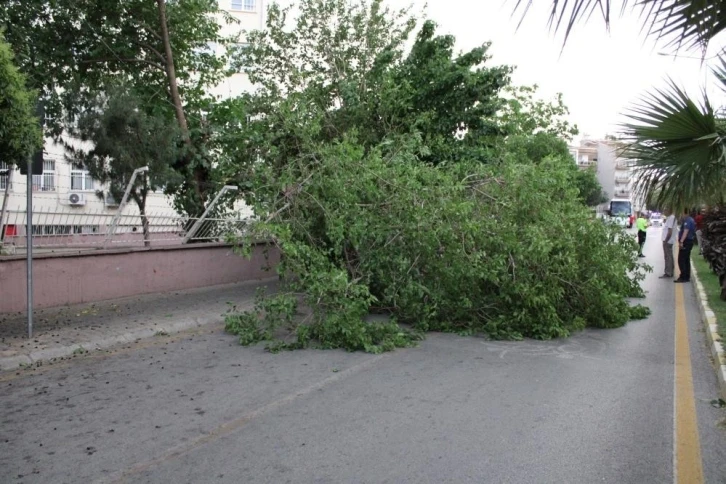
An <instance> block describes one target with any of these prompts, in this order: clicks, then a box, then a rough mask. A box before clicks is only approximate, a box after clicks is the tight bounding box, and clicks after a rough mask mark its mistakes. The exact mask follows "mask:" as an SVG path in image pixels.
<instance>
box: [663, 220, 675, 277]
mask: <svg viewBox="0 0 726 484" xmlns="http://www.w3.org/2000/svg"><path fill="white" fill-rule="evenodd" d="M663 212H664V213H665V215H666V220H665V224H664V225H663V230H662V231H661V239H662V240H663V256H664V258H665V269H664V270H663V275H662V276H660V277H661V279H670V278H671V277H673V265H674V264H673V244H675V243H676V240H678V232H677V231H676V216H675V215H673V210H672V209H670V208H666V209H665V210H664V211H663Z"/></svg>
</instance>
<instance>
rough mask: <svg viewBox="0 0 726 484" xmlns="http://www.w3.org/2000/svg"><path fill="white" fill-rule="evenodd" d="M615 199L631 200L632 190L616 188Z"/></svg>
mask: <svg viewBox="0 0 726 484" xmlns="http://www.w3.org/2000/svg"><path fill="white" fill-rule="evenodd" d="M613 196H614V197H615V198H630V190H628V189H623V188H616V189H615V193H614V194H613Z"/></svg>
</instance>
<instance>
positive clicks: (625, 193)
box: [570, 139, 643, 211]
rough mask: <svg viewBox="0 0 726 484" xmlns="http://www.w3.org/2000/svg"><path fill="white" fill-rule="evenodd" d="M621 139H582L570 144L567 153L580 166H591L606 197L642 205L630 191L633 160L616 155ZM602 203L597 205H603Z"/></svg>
mask: <svg viewBox="0 0 726 484" xmlns="http://www.w3.org/2000/svg"><path fill="white" fill-rule="evenodd" d="M621 149H622V143H620V142H618V141H615V140H593V139H583V140H581V141H580V144H579V145H578V146H570V153H571V154H572V157H573V159H574V160H575V163H576V164H577V166H578V167H579V168H581V169H588V168H589V169H594V170H595V171H596V173H597V179H598V181H599V182H600V185H601V186H602V189H603V190H604V191H605V193H606V194H607V196H608V198H627V199H630V200H631V201H632V202H633V206H634V208H635V210H639V209H640V208H642V206H643V204H642V202H641V201H640V200H636V199H635V197H634V192H633V164H632V161H631V160H628V159H626V158H623V157H622V156H620V151H621ZM605 205H606V204H603V205H602V206H600V207H598V210H599V211H603V210H605V209H606V206H605Z"/></svg>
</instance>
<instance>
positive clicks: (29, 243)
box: [25, 160, 33, 339]
mask: <svg viewBox="0 0 726 484" xmlns="http://www.w3.org/2000/svg"><path fill="white" fill-rule="evenodd" d="M27 177H28V183H27V188H26V190H27V191H28V193H27V197H26V198H27V203H28V206H27V209H26V211H27V213H26V216H27V221H26V222H27V224H26V227H25V230H26V234H25V241H26V242H25V245H26V251H25V254H26V256H27V270H28V277H27V280H28V288H27V290H28V339H30V338H32V337H33V163H32V161H31V160H28V175H27Z"/></svg>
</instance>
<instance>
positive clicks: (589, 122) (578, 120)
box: [387, 0, 720, 138]
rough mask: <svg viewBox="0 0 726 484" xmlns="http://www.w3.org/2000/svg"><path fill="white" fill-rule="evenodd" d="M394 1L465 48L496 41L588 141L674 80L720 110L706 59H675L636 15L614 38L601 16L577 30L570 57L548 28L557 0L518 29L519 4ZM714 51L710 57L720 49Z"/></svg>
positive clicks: (539, 5) (537, 8) (539, 6)
mask: <svg viewBox="0 0 726 484" xmlns="http://www.w3.org/2000/svg"><path fill="white" fill-rule="evenodd" d="M387 1H388V4H389V5H391V6H392V7H403V6H406V5H409V4H412V5H413V7H414V10H415V11H419V12H420V11H424V12H425V16H426V17H427V18H429V19H431V20H434V21H435V22H436V23H437V24H438V25H439V28H440V32H441V33H447V34H453V35H455V37H456V39H457V48H458V49H461V50H467V49H470V48H472V47H476V46H477V45H480V44H482V43H483V42H487V41H491V42H492V46H491V53H492V55H493V58H492V60H491V62H492V63H493V64H507V65H512V66H516V70H515V72H514V74H513V81H514V83H515V84H518V85H522V84H526V85H531V84H537V85H539V86H540V93H541V97H543V98H545V99H547V98H551V97H554V95H555V94H556V93H558V92H561V93H563V96H564V102H565V104H566V105H567V106H568V107H569V109H570V112H571V116H570V121H571V122H573V123H575V124H577V125H578V127H579V128H580V134H581V135H588V136H590V137H593V138H599V137H603V136H604V135H605V134H615V133H616V132H617V131H618V125H619V124H620V123H622V122H623V121H625V119H626V118H625V117H624V116H623V113H625V112H627V110H628V108H629V106H632V104H633V103H634V102H637V101H638V99H639V98H640V97H641V96H642V95H643V94H644V93H646V92H648V91H650V90H652V89H653V88H654V87H664V86H665V81H666V79H667V78H668V77H670V78H672V79H674V80H675V81H677V83H679V84H680V85H681V86H683V87H684V88H685V89H686V90H687V92H688V93H689V94H691V95H692V96H694V97H698V96H699V95H700V92H701V89H702V86H704V85H707V86H709V94H710V95H711V97H712V102H714V104H717V105H718V103H717V102H716V101H718V100H719V99H717V98H719V97H720V91H719V90H718V89H716V88H715V86H714V85H713V82H708V83H707V82H705V81H706V79H707V76H708V77H710V75H709V74H708V69H706V68H703V67H702V62H701V58H700V52H680V53H679V57H676V58H674V57H673V55H672V54H673V50H672V49H671V48H667V47H665V46H664V45H663V43H661V44H660V45H659V44H658V42H657V41H656V40H655V39H652V38H646V37H645V35H644V34H642V33H641V32H640V28H641V27H640V23H639V22H638V19H637V17H635V14H631V16H630V17H629V18H628V17H617V18H615V20H614V21H613V22H612V25H611V29H610V32H609V33H608V32H607V30H606V28H605V24H604V21H603V20H602V19H601V18H600V17H597V16H596V15H595V16H593V17H592V18H591V19H590V20H589V21H588V22H582V23H580V24H578V25H577V26H576V28H575V30H574V32H573V33H572V34H571V36H570V38H569V39H568V41H567V44H566V45H565V46H564V50H563V34H562V33H561V32H558V33H555V32H553V31H552V30H551V29H549V27H548V25H547V20H548V15H549V7H550V6H551V0H535V1H534V4H535V5H534V6H533V7H532V8H531V9H530V11H529V13H528V14H527V16H526V17H525V19H524V21H523V22H522V25H521V26H520V27H519V29H518V28H517V25H518V23H519V21H520V19H521V14H520V13H517V14H514V15H513V14H512V12H513V9H514V5H515V3H516V1H515V0H483V1H479V2H473V1H471V0H429V1H428V6H427V7H426V9H425V10H423V9H424V7H425V5H426V2H425V1H424V0H387ZM711 47H712V48H709V52H708V53H707V54H706V57H707V58H708V56H710V55H712V52H711V51H713V50H716V46H711ZM716 51H717V50H716ZM659 52H660V53H666V54H670V55H666V56H664V55H659ZM684 56H685V57H684ZM688 56H693V57H694V58H688ZM710 80H711V81H712V79H710Z"/></svg>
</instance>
